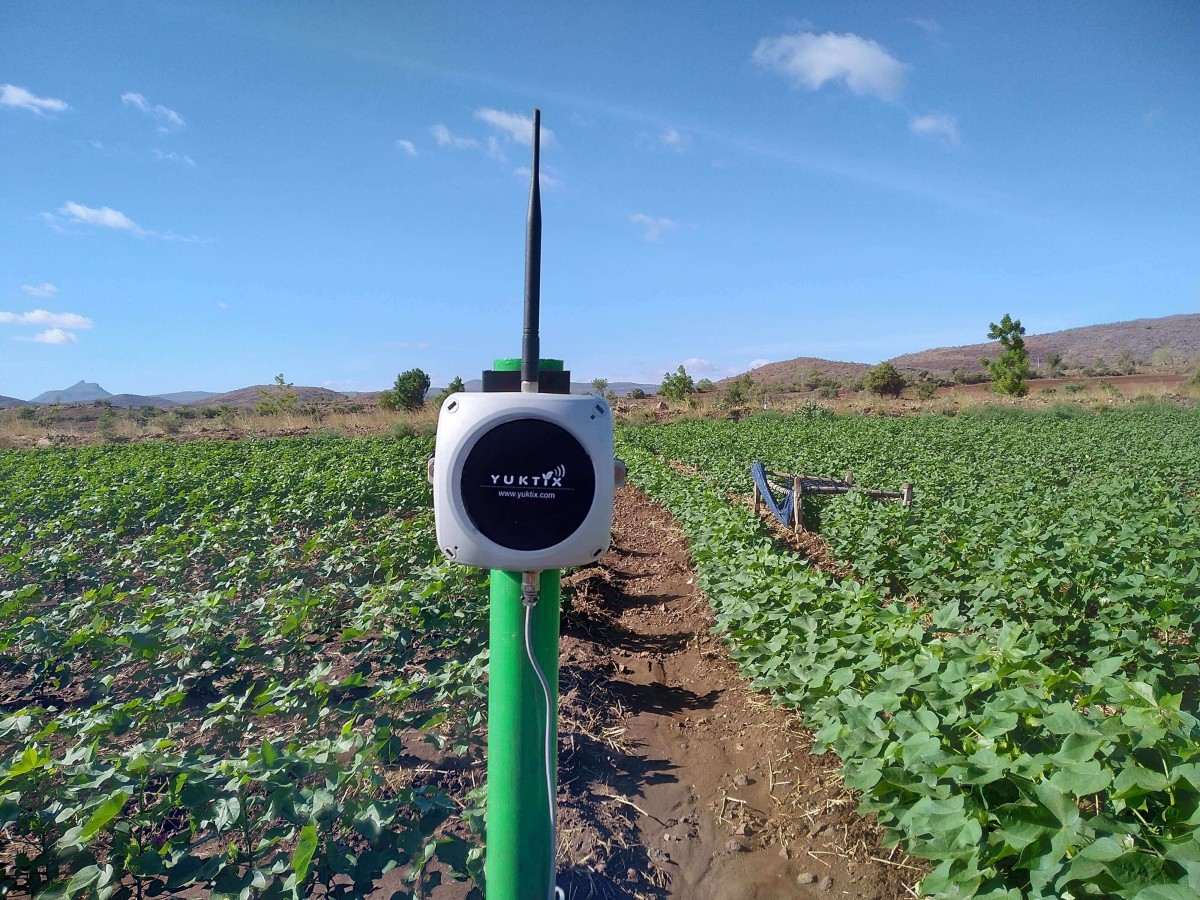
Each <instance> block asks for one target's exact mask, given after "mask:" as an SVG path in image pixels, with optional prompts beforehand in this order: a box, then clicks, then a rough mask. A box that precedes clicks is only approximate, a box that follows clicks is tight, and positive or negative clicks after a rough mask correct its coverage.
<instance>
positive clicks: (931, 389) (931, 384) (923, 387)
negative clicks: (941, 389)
mask: <svg viewBox="0 0 1200 900" xmlns="http://www.w3.org/2000/svg"><path fill="white" fill-rule="evenodd" d="M937 389H938V383H937V382H936V381H918V382H917V383H916V384H915V385H913V393H914V394H916V396H917V399H918V400H932V399H933V398H934V396H935V395H936V394H937Z"/></svg>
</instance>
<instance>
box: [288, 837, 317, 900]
mask: <svg viewBox="0 0 1200 900" xmlns="http://www.w3.org/2000/svg"><path fill="white" fill-rule="evenodd" d="M316 852H317V823H316V822H309V823H308V824H307V825H305V826H304V827H303V828H301V829H300V836H299V838H298V839H297V840H296V849H295V850H294V851H292V871H293V872H294V873H295V875H296V886H297V887H300V886H302V885H303V884H304V882H305V880H306V879H307V878H308V868H309V866H310V865H311V864H312V858H313V854H314V853H316Z"/></svg>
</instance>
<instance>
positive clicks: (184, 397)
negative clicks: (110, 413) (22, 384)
mask: <svg viewBox="0 0 1200 900" xmlns="http://www.w3.org/2000/svg"><path fill="white" fill-rule="evenodd" d="M216 396H217V394H215V393H214V392H212V391H176V392H174V393H169V394H110V393H109V392H108V391H106V390H105V389H104V388H102V387H100V385H99V384H97V383H96V382H94V381H82V380H81V381H77V382H75V383H74V384H73V385H71V386H70V387H69V388H64V389H62V390H61V391H43V392H42V393H40V394H38V395H37V396H36V397H34V398H33V399H32V400H28V401H25V400H16V399H14V398H10V397H0V409H5V408H7V407H8V406H22V405H26V404H27V403H36V404H40V405H42V406H49V405H52V404H56V403H57V404H64V405H65V404H71V403H95V402H96V401H97V400H103V401H104V402H106V403H109V404H111V405H112V406H116V407H119V408H121V409H131V408H133V407H137V406H157V407H160V408H170V407H173V406H181V405H184V404H187V403H196V402H199V401H202V400H205V399H207V398H209V397H216ZM7 400H12V402H11V403H6V402H5V401H7Z"/></svg>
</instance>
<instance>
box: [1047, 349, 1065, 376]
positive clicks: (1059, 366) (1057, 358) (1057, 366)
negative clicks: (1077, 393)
mask: <svg viewBox="0 0 1200 900" xmlns="http://www.w3.org/2000/svg"><path fill="white" fill-rule="evenodd" d="M1046 368H1047V369H1049V370H1050V377H1051V378H1058V377H1059V376H1060V375H1062V373H1063V356H1062V354H1061V353H1059V352H1058V351H1057V350H1051V351H1050V352H1049V353H1047V354H1046Z"/></svg>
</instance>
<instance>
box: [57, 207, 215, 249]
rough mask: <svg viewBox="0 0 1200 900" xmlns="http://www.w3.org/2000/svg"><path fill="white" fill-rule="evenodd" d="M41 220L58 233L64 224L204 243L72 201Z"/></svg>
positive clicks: (164, 239) (108, 209) (111, 210)
mask: <svg viewBox="0 0 1200 900" xmlns="http://www.w3.org/2000/svg"><path fill="white" fill-rule="evenodd" d="M42 218H43V219H45V220H46V222H47V223H48V224H49V225H50V227H51V228H53V229H54V230H55V231H57V232H59V233H64V232H65V231H66V229H64V228H63V224H64V223H65V224H67V225H97V226H99V227H101V228H112V229H113V230H115V231H127V232H129V233H130V234H136V235H137V236H138V237H152V238H158V239H159V240H161V241H180V242H182V243H185V244H202V243H205V239H204V238H199V237H196V236H195V235H181V234H174V233H171V232H165V233H164V232H161V231H150V230H149V229H147V228H142V226H140V225H139V224H138V223H137V222H135V221H133V220H132V219H131V218H129V216H127V215H125V213H123V212H120V211H119V210H115V209H111V208H109V207H107V206H101V207H99V208H94V207H91V206H84V205H83V204H81V203H76V202H75V201H73V200H68V201H67V202H66V203H64V204H63V205H62V206H60V207H59V208H58V214H57V215H56V214H54V213H48V212H47V213H42Z"/></svg>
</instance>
